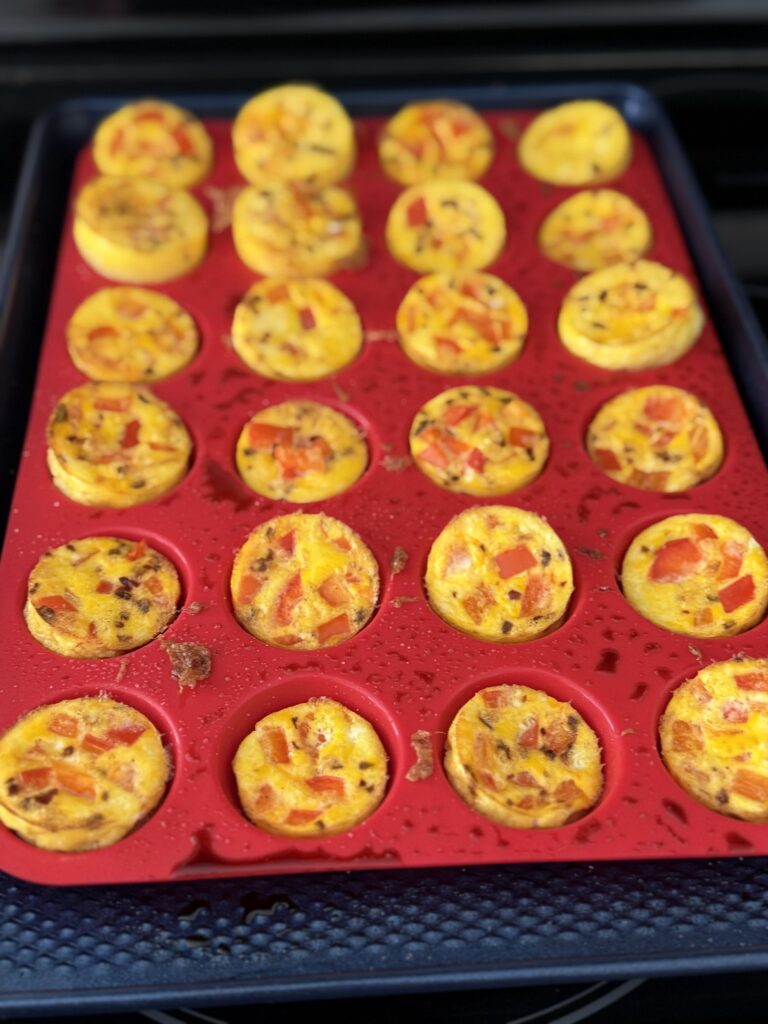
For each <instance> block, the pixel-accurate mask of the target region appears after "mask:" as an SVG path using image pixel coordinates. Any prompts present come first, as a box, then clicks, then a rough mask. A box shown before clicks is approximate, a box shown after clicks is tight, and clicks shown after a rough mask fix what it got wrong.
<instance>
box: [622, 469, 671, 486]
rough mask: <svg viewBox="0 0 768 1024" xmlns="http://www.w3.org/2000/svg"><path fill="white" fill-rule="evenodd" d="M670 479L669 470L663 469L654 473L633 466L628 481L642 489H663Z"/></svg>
mask: <svg viewBox="0 0 768 1024" xmlns="http://www.w3.org/2000/svg"><path fill="white" fill-rule="evenodd" d="M668 480H669V472H668V470H665V469H662V470H657V471H656V472H654V473H645V472H644V471H643V470H642V469H634V468H633V470H632V472H631V474H630V476H629V479H628V480H627V483H628V484H629V485H630V486H631V487H639V488H640V490H642V491H663V490H664V488H665V487H666V486H667V481H668Z"/></svg>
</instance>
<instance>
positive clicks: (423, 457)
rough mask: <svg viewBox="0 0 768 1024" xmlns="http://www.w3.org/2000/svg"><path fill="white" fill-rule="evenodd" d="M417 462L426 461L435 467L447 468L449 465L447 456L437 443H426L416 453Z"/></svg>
mask: <svg viewBox="0 0 768 1024" xmlns="http://www.w3.org/2000/svg"><path fill="white" fill-rule="evenodd" d="M418 460H419V462H426V463H427V465H429V466H436V467H437V469H447V468H448V465H449V459H448V456H447V455H446V454H445V452H444V451H443V449H442V448H440V447H439V446H438V445H437V444H428V445H427V447H426V448H424V449H423V450H422V451H420V452H419V454H418Z"/></svg>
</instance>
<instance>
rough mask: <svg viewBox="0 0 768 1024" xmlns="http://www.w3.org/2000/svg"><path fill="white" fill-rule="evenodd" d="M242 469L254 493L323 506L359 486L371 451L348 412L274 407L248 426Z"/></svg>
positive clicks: (313, 405)
mask: <svg viewBox="0 0 768 1024" xmlns="http://www.w3.org/2000/svg"><path fill="white" fill-rule="evenodd" d="M236 458H237V469H238V472H239V473H240V476H241V477H242V478H243V480H244V481H245V482H246V484H248V486H249V487H250V488H251V490H252V491H256V493H257V494H261V495H263V496H264V497H265V498H271V499H273V500H274V501H292V502H296V503H297V504H304V503H306V502H310V501H323V500H325V499H326V498H332V497H334V496H335V495H337V494H341V492H342V491H346V490H347V489H348V488H350V487H351V486H352V484H354V483H356V481H357V480H359V479H360V477H361V476H362V475H363V473H364V472H365V467H366V466H367V465H368V447H367V445H366V443H365V441H364V440H363V438H362V436H361V434H360V431H359V429H358V427H357V426H356V425H355V424H354V423H353V422H352V420H350V419H348V417H346V416H345V415H344V414H343V413H340V412H337V411H336V410H335V409H331V408H330V406H327V405H320V403H319V402H305V401H292V402H281V403H280V404H279V405H270V406H268V407H267V408H266V409H262V410H261V412H258V413H256V415H255V416H252V417H251V419H250V420H248V422H247V423H246V424H245V426H244V427H243V430H242V432H241V434H240V437H239V439H238V442H237V454H236Z"/></svg>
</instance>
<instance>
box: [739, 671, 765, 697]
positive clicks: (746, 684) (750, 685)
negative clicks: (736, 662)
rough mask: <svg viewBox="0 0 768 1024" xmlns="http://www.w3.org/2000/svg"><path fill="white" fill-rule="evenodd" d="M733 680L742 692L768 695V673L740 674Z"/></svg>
mask: <svg viewBox="0 0 768 1024" xmlns="http://www.w3.org/2000/svg"><path fill="white" fill-rule="evenodd" d="M733 678H734V680H735V682H736V685H737V686H738V688H739V689H740V690H751V691H754V692H757V693H768V672H739V673H738V674H736V675H734V677H733Z"/></svg>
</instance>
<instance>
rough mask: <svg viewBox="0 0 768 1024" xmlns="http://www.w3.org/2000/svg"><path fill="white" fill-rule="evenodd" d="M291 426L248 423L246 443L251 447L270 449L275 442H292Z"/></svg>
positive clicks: (292, 430) (292, 432)
mask: <svg viewBox="0 0 768 1024" xmlns="http://www.w3.org/2000/svg"><path fill="white" fill-rule="evenodd" d="M293 434H294V428H293V427H275V426H273V425H272V424H271V423H249V424H248V444H249V446H250V447H251V448H265V449H271V448H273V447H274V446H275V445H277V444H288V445H290V444H293Z"/></svg>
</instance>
